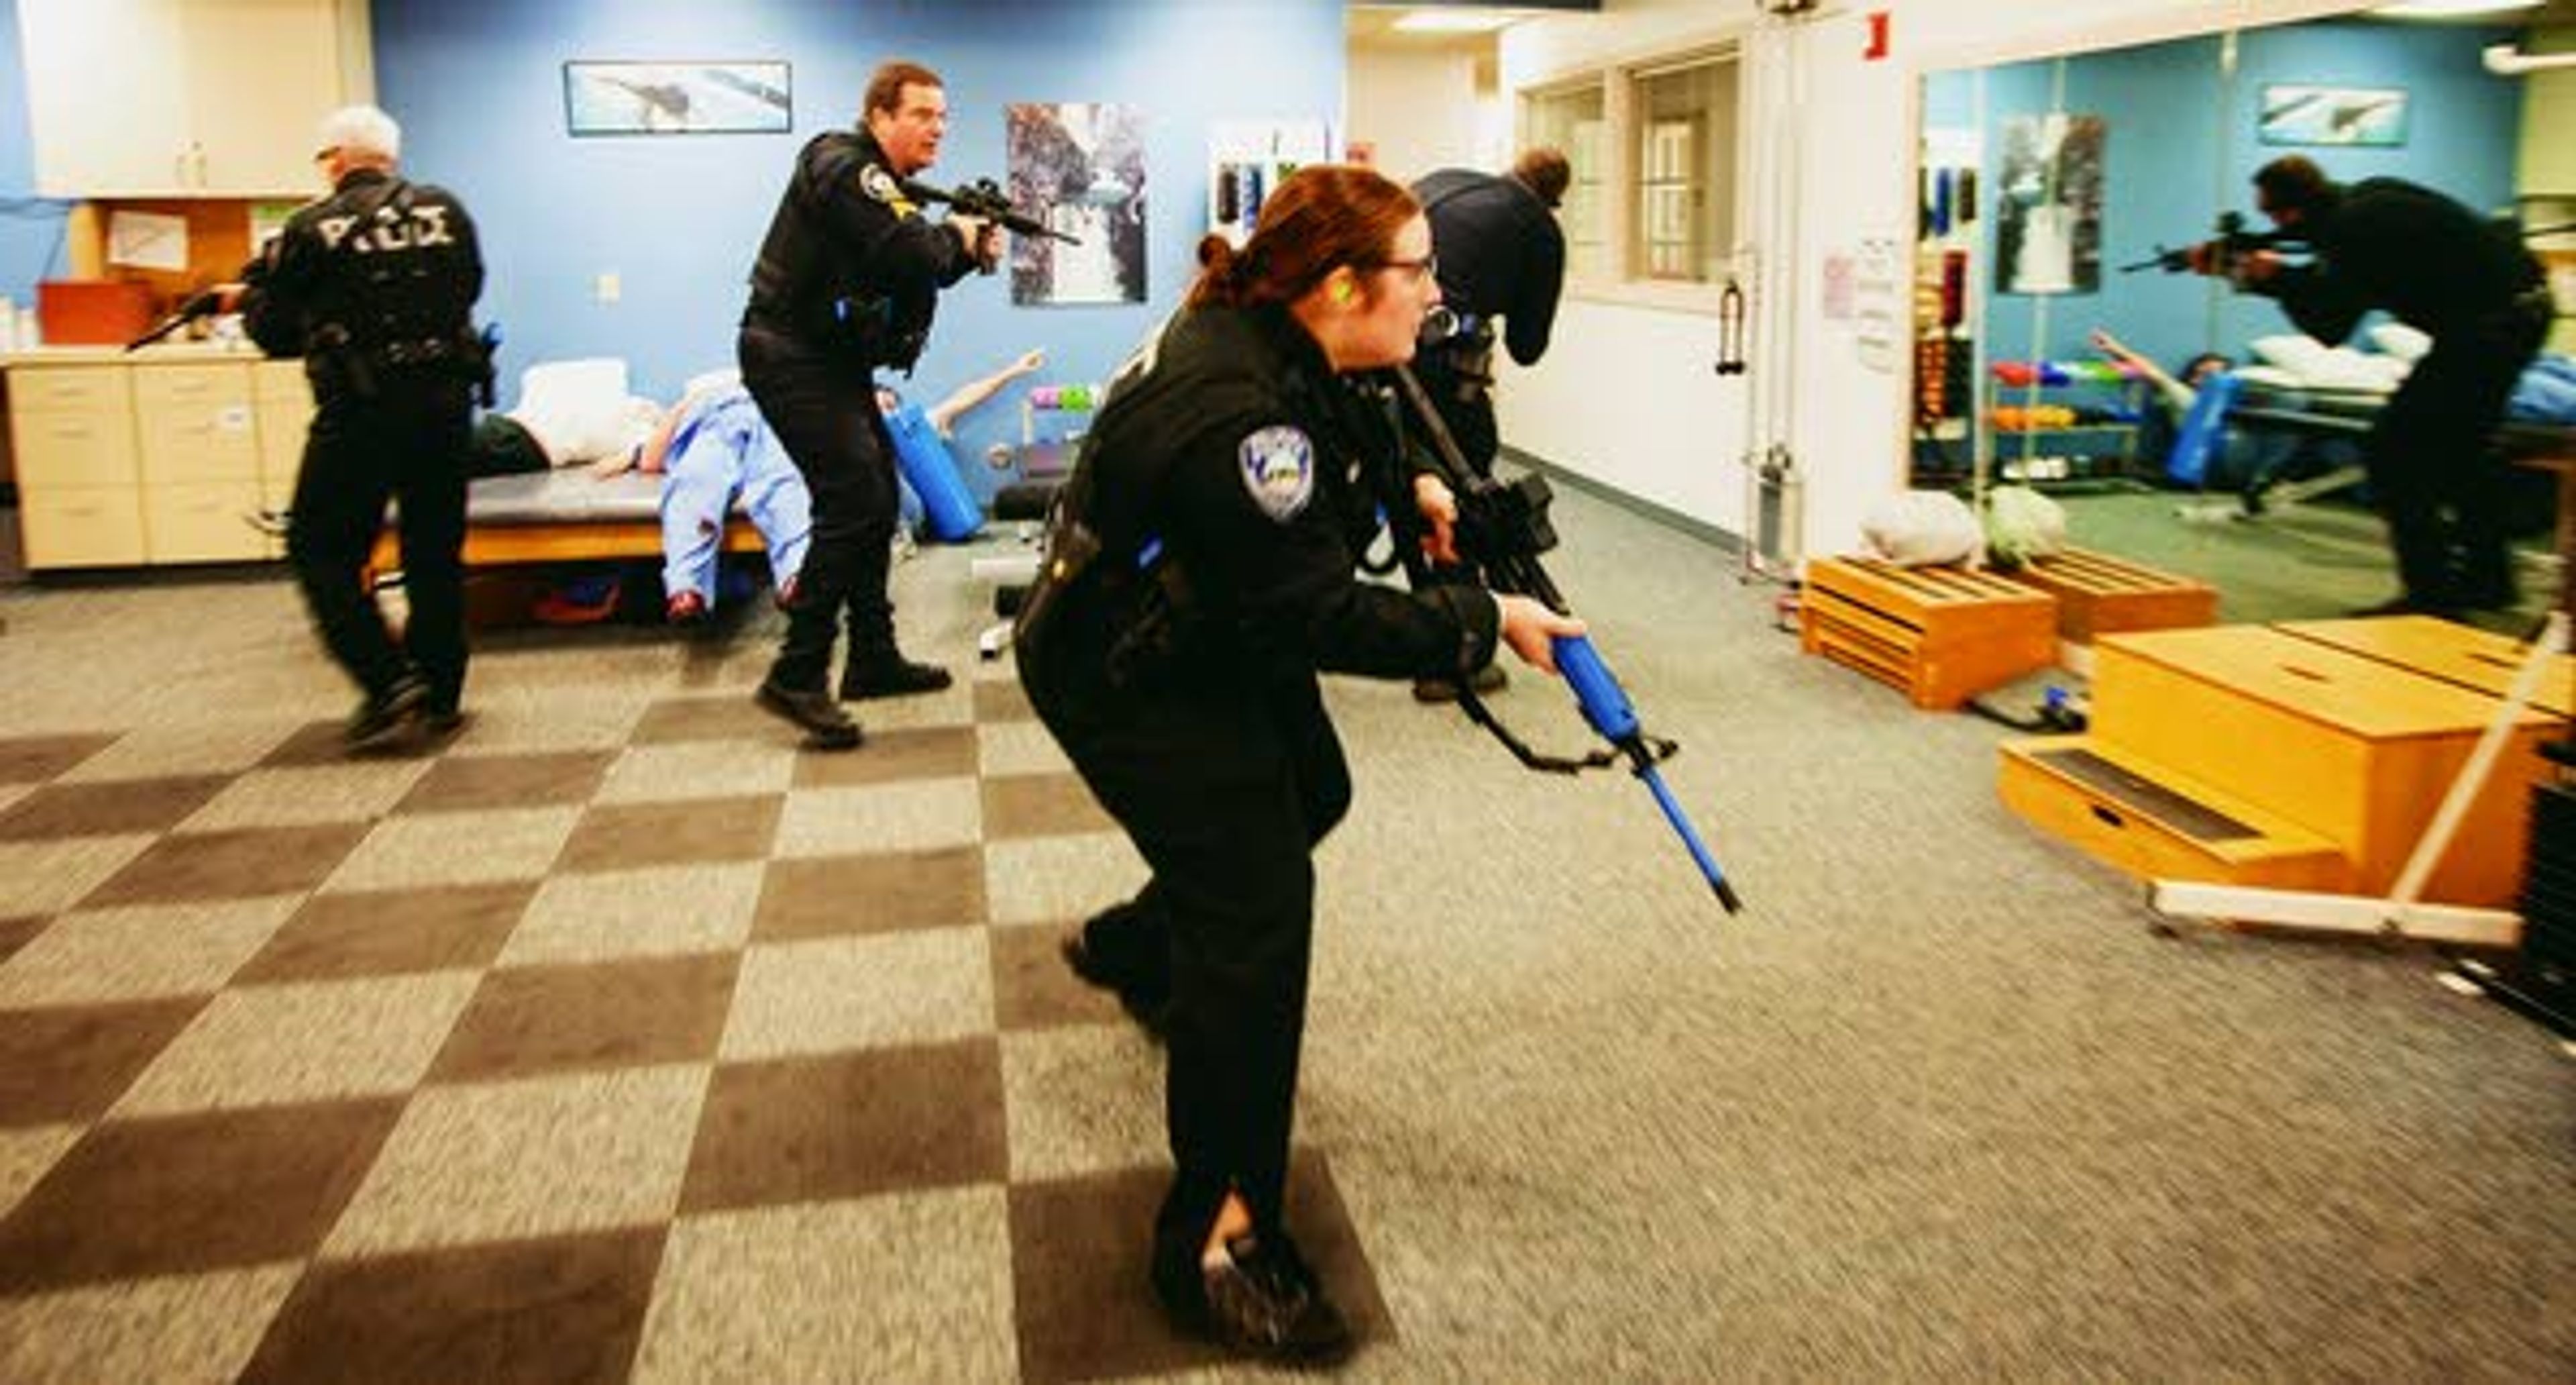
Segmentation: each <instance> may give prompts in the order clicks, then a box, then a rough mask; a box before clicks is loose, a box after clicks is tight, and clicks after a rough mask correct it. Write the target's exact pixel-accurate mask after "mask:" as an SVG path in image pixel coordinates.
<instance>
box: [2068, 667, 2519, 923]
mask: <svg viewBox="0 0 2576 1385" xmlns="http://www.w3.org/2000/svg"><path fill="white" fill-rule="evenodd" d="M2095 656H2096V657H2095V666H2094V674H2093V687H2092V736H2093V738H2094V739H2095V740H2097V741H2099V742H2102V743H2104V744H2105V745H2107V746H2108V747H2110V748H2111V749H2112V751H2113V752H2114V753H2116V755H2117V756H2118V757H2119V758H2120V759H2122V760H2123V761H2124V762H2126V763H2129V764H2131V765H2133V766H2136V767H2139V768H2140V769H2141V772H2143V773H2145V774H2147V775H2149V776H2150V777H2154V776H2156V775H2159V774H2161V775H2166V776H2169V777H2170V778H2171V779H2172V780H2173V781H2175V782H2178V783H2184V784H2196V785H2201V786H2205V787H2206V788H2207V789H2209V790H2211V791H2214V792H2215V793H2217V794H2221V795H2225V796H2226V797H2228V798H2230V799H2232V800H2235V801H2239V802H2242V803H2244V804H2248V805H2251V806H2252V807H2253V808H2255V809H2256V810H2258V811H2259V812H2260V813H2261V814H2263V815H2266V816H2267V817H2272V818H2278V819H2280V820H2283V821H2286V822H2288V823H2292V824H2295V825H2297V826H2298V827H2299V828H2301V829H2304V830H2305V831H2307V832H2310V833H2314V834H2315V835H2316V836H2318V837H2322V838H2324V839H2325V840H2326V841H2328V842H2331V843H2333V844H2334V846H2335V848H2336V849H2337V850H2339V851H2340V852H2342V853H2343V855H2344V856H2345V858H2346V859H2347V860H2348V861H2349V862H2350V863H2351V869H2352V878H2351V882H2350V885H2349V888H2351V889H2354V890H2358V891H2361V892H2364V893H2369V894H2380V893H2384V892H2386V891H2387V890H2388V889H2389V887H2390V886H2392V885H2393V884H2394V883H2395V882H2396V878H2397V875H2398V873H2399V871H2400V870H2401V869H2403V867H2404V865H2405V863H2406V858H2407V856H2408V855H2409V854H2410V853H2411V852H2412V851H2413V850H2414V848H2415V844H2416V841H2417V839H2418V838H2420V837H2421V836H2422V834H2423V831H2424V829H2425V827H2426V826H2427V825H2428V824H2429V823H2430V822H2431V821H2432V817H2433V814H2434V811H2435V810H2436V809H2437V808H2438V807H2439V806H2440V804H2441V801H2442V797H2443V795H2444V794H2445V793H2446V792H2447V791H2448V790H2449V789H2450V786H2451V782H2452V780H2453V779H2454V778H2455V777H2457V775H2458V773H2459V771H2460V768H2461V766H2462V765H2464V764H2465V763H2466V762H2467V760H2468V757H2469V753H2470V751H2471V750H2472V749H2473V748H2474V747H2475V745H2476V744H2477V741H2478V737H2479V735H2480V734H2481V733H2482V732H2484V730H2485V729H2486V726H2487V723H2488V722H2489V721H2490V720H2491V719H2492V718H2493V717H2494V715H2495V712H2496V709H2497V705H2498V699H2497V698H2496V697H2495V696H2494V695H2493V694H2492V693H2489V692H2484V691H2480V690H2476V689H2473V688H2469V687H2463V686H2460V685H2459V684H2457V683H2453V682H2447V681H2444V680H2442V679H2439V678H2435V677H2432V676H2429V675H2427V674H2425V673H2423V672H2419V671H2417V670H2415V669H2412V668H2408V667H2403V666H2400V665H2398V664H2393V663H2389V662H2386V661H2384V660H2382V659H2377V658H2372V657H2369V656H2366V655H2363V654H2358V653H2354V652H2352V651H2351V650H2350V649H2348V648H2338V647H2336V646H2334V645H2330V644H2326V643H2322V642H2320V641H2318V640H2315V639H2311V638H2303V637H2301V636H2300V635H2297V634H2294V633H2291V632H2290V631H2287V630H2282V629H2277V628H2273V627H2269V626H2251V625H2230V626H2216V627H2211V628H2207V629H2199V630H2164V631H2151V632H2147V633H2141V634H2127V635H2112V636H2107V637H2105V638H2103V639H2102V640H2101V641H2100V642H2099V644H2098V645H2097V646H2096V651H2095ZM2564 725H2565V723H2564V722H2563V721H2562V720H2561V719H2560V718H2558V717H2556V716H2553V715H2552V714H2550V713H2549V712H2548V711H2547V710H2545V709H2543V708H2537V707H2535V708H2528V709H2526V710H2525V711H2524V712H2523V714H2522V716H2521V717H2520V718H2519V719H2518V720H2517V721H2516V723H2515V727H2514V731H2513V733H2512V738H2511V740H2510V742H2509V743H2508V744H2507V745H2506V747H2505V749H2504V752H2503V754H2502V755H2501V757H2500V758H2499V759H2498V761H2497V764H2496V766H2495V769H2494V771H2493V772H2492V773H2491V774H2490V775H2489V776H2488V778H2487V781H2486V783H2485V785H2484V786H2483V788H2482V789H2481V791H2480V793H2479V795H2478V797H2477V800H2476V802H2475V804H2474V805H2473V806H2472V807H2471V809H2470V811H2469V813H2468V815H2467V817H2466V818H2465V820H2464V821H2463V822H2462V823H2461V826H2460V830H2459V832H2458V834H2457V835H2456V837H2455V838H2454V839H2453V841H2452V844H2451V847H2450V849H2449V851H2448V852H2447V853H2446V854H2445V856H2444V858H2443V860H2442V862H2441V864H2440V865H2439V866H2438V867H2436V869H2435V870H2434V872H2433V875H2432V877H2431V879H2430V881H2429V882H2428V883H2427V885H2426V887H2425V897H2426V898H2427V899H2430V900H2434V901H2438V902H2441V903H2449V904H2464V905H2473V906H2480V907H2503V906H2507V905H2509V904H2510V903H2511V901H2512V899H2513V897H2514V894H2515V891H2516V890H2517V888H2518V887H2519V885H2520V882H2521V874H2522V856H2523V850H2524V841H2525V836H2526V822H2527V817H2528V814H2529V811H2530V807H2529V805H2530V797H2531V789H2532V786H2534V785H2536V784H2538V783H2540V782H2542V781H2543V780H2544V779H2545V778H2547V777H2548V776H2547V775H2546V773H2545V770H2546V765H2545V763H2544V762H2543V761H2542V760H2541V758H2540V756H2539V754H2538V747H2539V746H2540V744H2541V743H2542V742H2543V741H2545V740H2548V739H2552V738H2554V737H2556V736H2557V735H2559V734H2561V732H2562V731H2563V729H2564Z"/></svg>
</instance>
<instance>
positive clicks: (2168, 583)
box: [2010, 548, 2218, 644]
mask: <svg viewBox="0 0 2576 1385" xmlns="http://www.w3.org/2000/svg"><path fill="white" fill-rule="evenodd" d="M2010 576H2011V577H2012V579H2013V580H2014V581H2016V582H2020V583H2022V584H2024V585H2025V586H2031V587H2036V588H2038V589H2039V590H2041V591H2044V592H2046V593H2048V594H2049V595H2051V596H2053V597H2056V598H2057V636H2058V638H2059V639H2062V640H2065V641H2067V642H2068V643H2070V644H2091V643H2092V642H2093V637H2094V636H2096V635H2116V634H2119V633H2122V632H2124V631H2129V630H2173V629H2180V628H2184V627H2188V626H2195V625H2207V624H2210V623H2211V622H2213V621H2215V620H2217V619H2218V589H2217V588H2215V587H2213V586H2211V585H2209V584H2208V583H2206V582H2198V581H2194V580H2192V579H2191V578H2188V577H2178V576H2176V575H2174V574H2173V573H2170V572H2161V571H2158V570H2157V569H2155V568H2151V567H2145V566H2142V565H2140V564H2137V563H2132V562H2127V561H2124V560H2122V559H2119V558H2113V557H2108V556H2105V555H2103V554H2100V553H2089V552H2086V551H2085V550H2083V549H2080V548H2069V549H2065V550H2063V551H2061V552H2058V553H2055V554H2052V555H2050V556H2049V557H2046V558H2037V559H2033V560H2032V561H2030V562H2027V563H2024V564H2022V565H2021V566H2020V567H2017V568H2014V569H2013V570H2012V571H2011V573H2010Z"/></svg>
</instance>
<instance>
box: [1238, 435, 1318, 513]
mask: <svg viewBox="0 0 2576 1385" xmlns="http://www.w3.org/2000/svg"><path fill="white" fill-rule="evenodd" d="M1235 460H1236V461H1237V462H1238V463H1239V464H1240V465H1241V467H1242V471H1243V488H1244V489H1245V490H1246V491H1249V492H1250V493H1251V495H1252V503H1253V504H1255V505H1258V506H1260V507H1261V512H1262V513H1263V514H1265V515H1268V516H1270V517H1271V518H1272V519H1275V520H1277V521H1279V522H1280V523H1282V524H1285V523H1287V522H1288V521H1289V520H1292V519H1295V518H1296V517H1297V515H1298V513H1299V512H1300V511H1302V510H1304V509H1305V508H1306V502H1307V501H1309V500H1311V499H1313V498H1314V496H1315V445H1314V443H1312V442H1310V441H1308V440H1307V437H1306V435H1305V434H1304V433H1302V432H1300V431H1298V430H1297V429H1295V428H1292V427H1289V426H1288V425H1287V424H1284V423H1282V424H1274V425H1272V426H1270V427H1268V428H1263V429H1260V430H1258V431H1256V432H1254V433H1252V434H1250V435H1249V436H1247V437H1245V438H1244V440H1243V442H1242V443H1241V444H1240V445H1239V446H1237V447H1236V448H1235Z"/></svg>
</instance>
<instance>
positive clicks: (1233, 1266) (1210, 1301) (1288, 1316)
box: [1154, 1235, 1354, 1366]
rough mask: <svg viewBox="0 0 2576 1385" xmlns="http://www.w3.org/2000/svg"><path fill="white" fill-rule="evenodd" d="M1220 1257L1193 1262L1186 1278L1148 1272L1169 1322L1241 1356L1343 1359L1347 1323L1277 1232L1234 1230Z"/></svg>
mask: <svg viewBox="0 0 2576 1385" xmlns="http://www.w3.org/2000/svg"><path fill="white" fill-rule="evenodd" d="M1225 1250H1226V1259H1225V1262H1224V1263H1222V1264H1219V1265H1215V1266H1208V1265H1204V1264H1202V1265H1200V1266H1198V1267H1197V1269H1198V1276H1197V1279H1196V1281H1195V1282H1192V1281H1191V1279H1190V1277H1189V1276H1188V1275H1186V1274H1182V1273H1178V1272H1177V1267H1173V1268H1171V1269H1167V1270H1166V1271H1165V1272H1161V1273H1157V1274H1156V1275H1155V1276H1154V1288H1155V1291H1156V1292H1157V1293H1158V1294H1159V1295H1161V1297H1162V1300H1163V1306H1164V1307H1165V1308H1166V1309H1168V1310H1170V1312H1171V1314H1172V1317H1173V1320H1174V1321H1176V1322H1178V1323H1179V1324H1180V1325H1181V1327H1183V1328H1184V1329H1186V1330H1188V1331H1191V1332H1194V1333H1197V1334H1199V1335H1201V1336H1204V1337H1206V1338H1208V1339H1209V1340H1211V1341H1213V1342H1215V1343H1216V1344H1217V1345H1219V1346H1221V1347H1224V1348H1225V1349H1226V1350H1228V1351H1232V1352H1236V1353H1239V1354H1241V1355H1245V1356H1254V1357H1259V1358H1261V1359H1263V1360H1266V1361H1276V1362H1280V1363H1282V1364H1286V1365H1292V1366H1331V1365H1337V1364H1339V1363H1340V1362H1342V1361H1344V1360H1346V1359H1348V1358H1349V1356H1350V1354H1351V1348H1352V1346H1353V1345H1354V1343H1353V1340H1352V1337H1351V1326H1350V1324H1349V1323H1348V1322H1347V1321H1345V1320H1344V1319H1343V1317H1342V1312H1341V1310H1340V1309H1338V1308H1335V1307H1334V1306H1333V1301H1332V1300H1331V1299H1329V1298H1326V1297H1325V1296H1324V1286H1323V1285H1322V1284H1321V1283H1319V1282H1317V1280H1316V1278H1315V1275H1314V1272H1313V1271H1312V1270H1309V1269H1307V1268H1306V1262H1305V1260H1303V1259H1302V1258H1300V1257H1299V1256H1298V1254H1297V1248H1296V1246H1294V1245H1292V1244H1291V1243H1290V1242H1289V1240H1288V1238H1287V1237H1286V1236H1284V1235H1271V1236H1266V1237H1265V1236H1238V1237H1236V1238H1235V1239H1233V1240H1231V1241H1228V1242H1226V1243H1225Z"/></svg>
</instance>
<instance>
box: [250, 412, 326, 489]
mask: <svg viewBox="0 0 2576 1385" xmlns="http://www.w3.org/2000/svg"><path fill="white" fill-rule="evenodd" d="M312 425H313V405H312V403H311V402H310V401H309V400H307V399H304V398H302V397H297V398H292V399H278V398H272V397H269V396H265V395H263V396H261V398H260V401H259V475H260V479H261V480H262V481H264V482H267V483H269V484H272V485H282V486H285V487H286V488H287V489H289V490H292V489H294V488H295V473H296V471H297V469H298V468H300V467H302V466H303V465H304V434H305V432H306V430H307V429H309V428H311V427H312Z"/></svg>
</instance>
